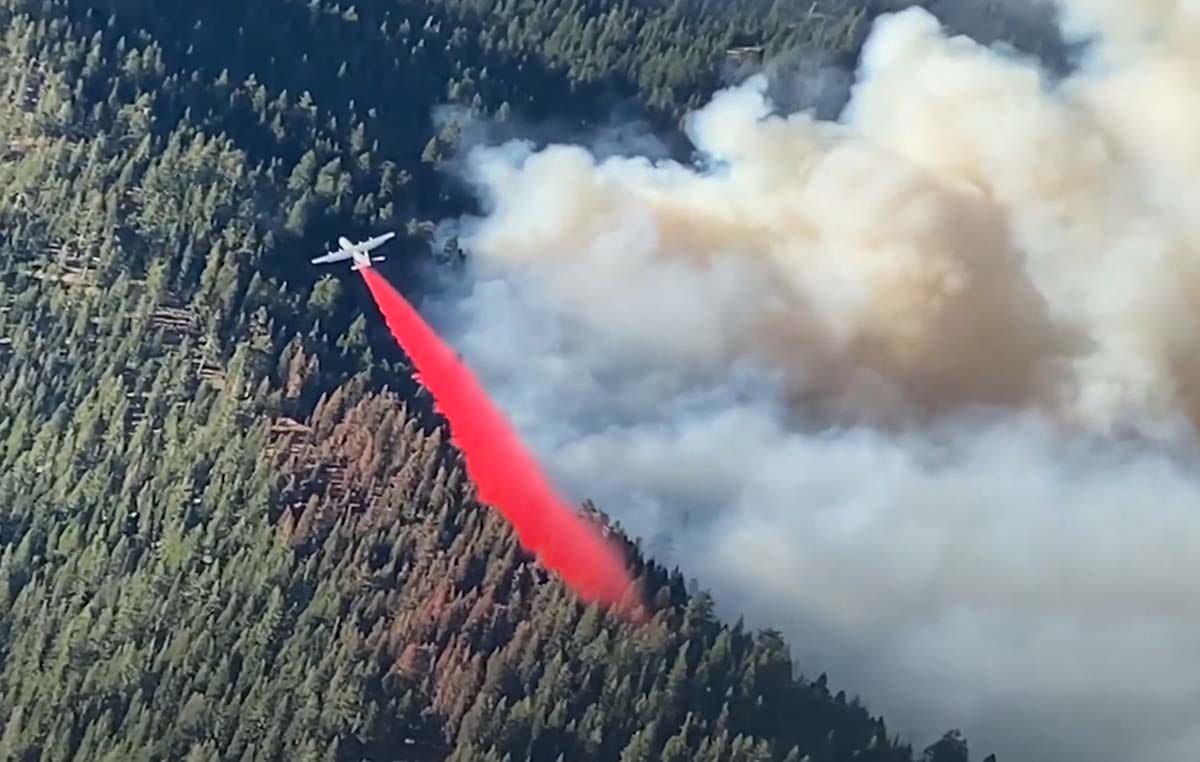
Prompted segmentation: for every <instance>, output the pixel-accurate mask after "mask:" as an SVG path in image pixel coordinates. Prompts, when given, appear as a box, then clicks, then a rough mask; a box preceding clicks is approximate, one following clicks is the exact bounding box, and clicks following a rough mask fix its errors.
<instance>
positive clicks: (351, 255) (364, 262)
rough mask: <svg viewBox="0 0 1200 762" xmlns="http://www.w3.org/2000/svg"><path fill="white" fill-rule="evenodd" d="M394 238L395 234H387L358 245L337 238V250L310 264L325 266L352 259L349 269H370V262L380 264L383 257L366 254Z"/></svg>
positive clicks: (343, 238) (342, 238)
mask: <svg viewBox="0 0 1200 762" xmlns="http://www.w3.org/2000/svg"><path fill="white" fill-rule="evenodd" d="M395 236H396V234H395V233H392V232H388V233H384V234H383V235H379V236H375V237H374V238H368V239H367V240H365V241H359V242H358V243H351V242H350V239H348V238H346V237H345V236H339V237H338V246H339V248H338V250H337V251H328V252H325V254H323V255H322V256H319V257H317V258H315V259H313V260H312V263H313V264H314V265H326V264H329V263H331V262H344V261H346V260H347V259H353V260H354V265H353V266H352V267H351V268H350V269H351V270H361V269H363V268H364V267H370V266H371V262H372V261H374V262H382V261H383V259H384V258H383V257H372V256H370V255H369V253H368V252H370V251H372V250H373V249H376V248H378V247H380V246H382V245H383V244H384V243H386V242H388V241H389V240H391V239H392V238H394V237H395Z"/></svg>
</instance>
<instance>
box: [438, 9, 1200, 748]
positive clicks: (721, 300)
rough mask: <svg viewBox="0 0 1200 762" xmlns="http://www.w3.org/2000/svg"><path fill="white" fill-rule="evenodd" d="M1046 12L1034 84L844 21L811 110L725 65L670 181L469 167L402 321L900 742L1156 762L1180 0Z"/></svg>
mask: <svg viewBox="0 0 1200 762" xmlns="http://www.w3.org/2000/svg"><path fill="white" fill-rule="evenodd" d="M1008 1H1009V2H1015V1H1016V0H1008ZM964 12H969V9H967V10H966V11H964ZM1063 23H1064V31H1065V32H1066V33H1067V34H1068V35H1070V36H1074V37H1078V38H1083V37H1087V38H1092V39H1093V40H1095V42H1094V43H1093V44H1092V45H1091V46H1090V48H1089V49H1088V51H1087V57H1086V59H1085V60H1083V61H1082V63H1081V64H1080V65H1079V66H1078V67H1077V68H1076V70H1075V72H1074V73H1072V74H1071V75H1069V76H1067V77H1065V78H1062V79H1053V78H1052V77H1050V76H1048V75H1045V74H1043V73H1042V72H1041V71H1040V70H1039V68H1038V67H1037V65H1036V64H1035V63H1034V62H1032V61H1027V60H1024V59H1022V58H1020V57H1018V56H1016V55H1015V54H1011V53H1007V52H1000V51H995V50H990V49H987V48H984V47H981V46H979V45H978V44H976V43H974V42H972V41H971V40H969V39H966V38H955V37H950V36H948V35H947V34H946V33H945V32H944V31H943V30H942V29H940V28H939V26H938V24H937V23H936V21H935V20H934V18H933V17H932V16H930V15H929V14H927V13H925V12H923V11H921V10H919V9H910V10H907V11H904V12H901V13H898V14H895V15H890V16H885V17H882V18H881V19H880V20H879V21H878V22H877V24H876V26H875V28H874V30H873V31H872V34H871V37H870V39H869V40H868V43H867V45H866V47H865V50H864V51H863V56H862V60H861V65H860V69H859V71H858V72H857V77H856V85H855V87H854V88H853V91H852V92H851V99H850V102H849V104H848V106H847V108H846V110H845V111H844V112H843V113H842V115H841V116H840V117H839V119H838V120H837V121H822V120H820V119H817V118H815V117H812V116H808V115H804V114H793V115H786V116H785V115H778V114H774V113H772V104H771V103H770V102H769V101H768V99H767V98H766V96H765V92H766V88H765V83H764V82H763V80H762V79H754V80H750V81H748V82H747V83H745V84H743V85H741V86H739V87H736V88H733V89H730V90H726V91H723V92H721V93H718V94H717V95H716V96H715V97H714V98H713V99H712V101H711V102H710V103H708V104H707V105H706V106H705V107H703V108H702V109H700V110H699V111H697V112H696V113H694V114H693V115H691V117H690V118H689V120H688V124H687V127H688V130H689V133H690V135H691V137H692V140H693V142H694V143H695V145H696V146H697V147H698V148H699V149H700V152H701V154H702V157H703V160H702V162H700V163H699V165H698V166H687V165H682V164H678V163H672V162H666V161H663V162H653V161H650V160H648V159H644V158H622V157H617V158H607V159H602V160H601V159H597V158H596V157H595V156H593V155H592V154H591V153H589V152H588V151H587V150H585V149H583V148H580V147H573V146H565V145H557V146H552V147H550V148H547V149H545V150H541V151H536V152H535V151H533V150H531V149H530V148H529V147H528V146H523V145H519V144H507V145H504V146H499V147H490V148H477V149H474V150H473V151H472V153H471V154H470V156H469V157H468V159H469V160H468V162H467V166H468V167H469V169H470V175H471V177H472V179H473V180H474V181H475V182H476V183H477V184H478V187H479V188H480V192H481V195H482V196H483V197H484V201H485V202H486V205H487V214H486V216H485V217H483V218H482V219H480V220H476V221H473V222H471V223H470V224H469V225H468V226H465V229H464V230H463V232H464V233H465V235H464V236H463V237H462V238H461V240H462V242H463V244H464V246H465V247H466V249H467V250H468V252H469V255H470V256H469V257H468V263H469V264H468V267H467V279H466V283H465V288H463V289H461V290H460V292H459V293H460V295H461V296H456V297H454V298H453V299H450V300H448V301H447V302H444V303H442V304H440V305H433V304H430V305H427V309H428V310H429V311H430V312H432V313H436V314H434V315H433V316H432V319H434V320H435V322H437V323H438V324H439V329H440V330H442V331H444V332H445V333H446V334H447V335H448V336H450V337H451V340H452V341H453V342H454V343H455V344H456V345H457V346H458V347H459V349H460V350H461V351H463V353H464V356H465V357H466V359H467V361H468V362H469V363H470V364H471V365H472V367H474V368H476V369H477V370H478V371H479V373H480V375H481V377H482V379H483V381H484V383H485V385H486V386H487V387H488V389H489V392H492V393H494V394H495V395H496V396H497V397H498V399H499V401H500V403H501V405H502V406H503V407H504V409H505V410H506V412H508V413H509V414H510V415H511V416H512V417H513V419H514V421H515V423H516V425H517V427H518V428H519V429H520V430H521V433H522V435H523V436H525V437H527V438H528V440H529V441H531V442H532V444H533V446H534V448H535V450H537V452H538V454H539V455H540V456H541V457H542V458H543V459H544V460H545V461H546V462H547V463H548V464H549V466H550V468H551V469H552V471H553V472H554V473H555V475H556V477H557V478H559V479H560V480H561V482H562V483H563V484H564V487H565V488H566V489H567V491H568V492H569V493H571V494H572V495H573V496H575V497H577V498H582V497H591V498H593V499H595V500H596V501H597V502H598V504H600V505H601V506H602V507H603V508H604V509H605V510H606V511H611V512H612V513H613V514H614V515H616V516H617V518H618V519H619V520H620V521H621V522H622V524H623V525H624V526H625V527H627V528H629V529H630V531H632V532H634V533H635V534H637V535H639V536H641V537H642V538H643V539H645V540H646V541H647V545H648V547H649V548H650V549H651V551H652V553H653V554H654V556H655V557H656V558H658V559H659V560H662V561H664V562H667V563H672V562H675V561H679V562H681V563H682V565H683V568H684V571H685V573H688V574H695V575H696V576H697V577H699V579H700V581H701V582H702V583H703V584H705V585H708V586H711V587H713V588H714V589H715V591H716V592H717V593H718V600H720V601H725V602H726V605H728V606H729V607H730V609H731V610H730V611H729V612H727V613H730V614H731V615H733V616H736V615H738V614H741V613H745V614H746V615H747V618H748V620H749V621H750V622H751V623H753V624H755V625H761V626H777V627H781V628H783V629H784V630H785V631H786V632H787V633H788V634H789V636H790V638H791V642H792V644H793V648H794V649H795V651H796V658H797V662H798V663H799V664H800V665H802V667H803V668H804V669H805V670H806V671H808V672H809V674H810V675H811V674H812V673H813V672H814V671H820V670H828V671H829V673H830V678H831V680H832V681H833V682H834V683H837V684H838V685H839V686H844V687H845V688H846V690H847V691H849V692H851V693H853V692H860V691H861V693H862V695H863V696H864V697H865V698H866V699H867V700H868V701H869V702H870V707H871V709H872V711H878V712H881V713H883V714H884V716H885V717H886V718H887V719H888V722H889V726H890V727H892V728H893V729H899V730H902V731H903V732H904V733H905V734H906V736H907V737H908V738H910V739H912V740H913V741H914V743H915V744H918V749H919V748H921V744H923V743H927V742H928V741H930V740H933V738H936V736H937V735H940V733H941V732H942V731H944V730H946V729H947V728H949V727H960V728H961V729H962V730H963V731H964V732H965V733H966V735H967V737H968V738H969V739H970V740H971V748H972V751H973V756H972V758H973V759H980V758H982V757H983V755H984V754H986V753H988V752H992V751H994V752H996V753H997V755H998V758H999V759H1000V760H1001V761H1002V762H1004V761H1005V760H1022V761H1027V762H1061V761H1062V760H1072V761H1073V760H1089V762H1126V761H1127V760H1130V759H1137V760H1153V761H1154V762H1190V761H1191V760H1193V759H1194V758H1195V749H1196V748H1200V668H1197V667H1196V666H1195V661H1196V654H1197V653H1198V652H1200V609H1198V606H1197V603H1196V602H1197V601H1200V582H1197V580H1200V555H1197V553H1196V548H1197V547H1200V509H1198V508H1197V506H1200V477H1198V476H1197V469H1196V468H1195V463H1196V461H1197V458H1200V448H1197V447H1195V441H1194V439H1193V440H1191V441H1189V437H1191V436H1192V434H1193V431H1192V429H1193V427H1194V424H1196V423H1197V422H1200V321H1198V319H1197V309H1198V308H1200V194H1197V192H1196V191H1195V187H1196V183H1197V180H1198V179H1200V31H1198V30H1200V2H1197V0H1178V1H1171V0H1072V2H1071V4H1070V6H1069V7H1067V8H1065V18H1064V21H1063ZM439 311H440V312H439ZM980 406H984V407H986V406H990V407H986V409H983V410H980ZM822 417H823V419H824V420H823V421H822V420H821V418H822ZM797 419H800V420H801V422H802V424H803V425H797ZM814 419H817V420H816V421H815V422H814ZM830 421H831V422H832V423H833V424H835V425H831V426H821V425H814V423H816V424H820V423H822V422H830ZM1130 433H1132V434H1136V435H1138V436H1133V437H1126V436H1124V435H1126V434H1130ZM1114 434H1120V435H1122V436H1119V437H1117V436H1113V435H1114ZM1153 438H1158V439H1159V440H1160V441H1157V442H1156V441H1148V439H1153ZM1164 442H1166V443H1169V444H1171V445H1172V447H1171V448H1168V447H1165V446H1164ZM1180 454H1182V455H1184V456H1185V457H1184V458H1178V457H1176V456H1178V455H1180ZM663 538H666V539H665V540H664V539H663ZM659 540H663V542H662V543H661V544H658V543H659ZM672 544H673V545H674V548H675V550H677V551H678V553H677V554H676V553H674V551H673V550H672V548H671V545H672Z"/></svg>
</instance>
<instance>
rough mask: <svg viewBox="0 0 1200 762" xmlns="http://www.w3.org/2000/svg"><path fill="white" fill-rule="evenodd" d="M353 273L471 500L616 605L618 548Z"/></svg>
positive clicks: (453, 368) (437, 345)
mask: <svg viewBox="0 0 1200 762" xmlns="http://www.w3.org/2000/svg"><path fill="white" fill-rule="evenodd" d="M360 272H361V273H362V276H363V279H364V280H366V282H367V287H368V288H369V289H370V290H371V295H372V296H373V297H374V298H375V303H376V304H377V305H378V306H379V310H380V312H382V313H383V317H384V320H385V321H386V322H387V326H388V329H389V330H390V331H391V332H392V335H393V336H394V337H395V338H396V341H398V342H399V343H400V346H401V347H402V348H403V349H404V351H405V352H406V353H407V354H408V356H409V358H410V359H411V360H412V362H413V365H414V366H415V367H416V376H417V379H418V380H419V381H420V382H421V384H422V385H423V386H424V387H425V388H426V389H427V390H429V393H430V394H431V395H432V396H433V399H434V403H435V405H436V407H437V409H438V411H439V412H441V414H442V415H444V416H445V417H446V419H447V420H448V421H449V423H450V432H451V437H452V441H453V442H454V443H455V444H456V445H457V446H458V448H459V449H460V450H461V451H462V453H463V457H464V459H465V461H466V467H467V473H468V475H469V476H470V477H471V480H472V481H473V482H474V483H475V486H476V488H477V490H478V495H479V499H480V500H481V501H482V502H484V503H487V504H489V505H491V506H493V507H494V508H496V509H497V510H499V511H500V513H501V514H502V515H503V516H504V517H505V518H506V519H507V520H508V521H509V522H510V523H511V524H512V525H513V528H514V529H515V530H516V533H517V537H518V539H519V540H520V542H521V544H522V545H523V546H524V547H525V548H526V549H528V550H529V551H530V552H532V553H534V554H535V555H536V556H537V558H538V560H540V561H541V562H542V563H543V564H544V565H545V566H547V567H548V568H550V569H552V570H554V571H555V572H557V573H558V574H559V575H561V576H562V578H563V580H564V581H565V582H566V583H567V584H568V585H570V586H571V588H572V589H574V590H575V592H576V593H577V594H578V595H579V596H580V597H581V598H583V599H584V600H586V601H589V602H592V601H596V602H600V603H603V604H606V605H610V606H617V605H619V604H621V603H622V599H623V597H624V596H625V594H626V592H627V591H628V590H630V588H631V585H632V580H631V579H630V576H629V573H628V571H627V570H626V568H625V565H624V563H623V559H622V556H621V553H620V552H619V550H618V549H617V548H616V547H615V546H613V545H612V544H610V543H609V542H607V541H606V539H605V538H604V537H603V536H602V535H601V534H600V532H599V531H598V530H597V529H596V528H595V527H594V526H592V525H591V524H589V523H588V522H587V521H585V520H584V519H583V517H582V516H580V515H579V514H578V513H576V512H575V511H574V510H572V509H571V507H570V506H569V504H568V503H567V502H566V501H565V500H564V499H563V498H562V497H560V496H559V495H558V494H557V493H556V492H555V490H554V488H553V487H552V486H551V484H550V481H549V479H548V478H547V477H546V476H545V475H544V474H543V473H542V470H541V468H540V467H539V466H538V464H537V462H536V461H535V460H534V458H533V456H532V455H531V454H530V452H529V451H528V450H527V449H526V448H525V446H524V444H523V443H522V442H521V440H520V439H519V438H518V437H517V434H516V432H515V430H514V429H513V428H512V426H511V425H510V424H509V422H508V420H507V419H506V418H505V416H504V414H503V413H501V412H500V410H499V409H497V408H496V406H495V405H494V404H493V403H492V401H491V399H489V397H488V395H487V393H486V392H485V391H484V389H483V386H482V384H480V383H479V381H478V380H477V379H476V378H475V375H474V374H473V373H472V372H471V371H470V369H468V368H467V367H466V366H465V365H463V363H462V362H460V361H459V359H458V357H457V356H456V354H455V353H454V352H453V351H452V350H451V349H450V348H449V347H448V346H446V344H444V343H443V342H442V340H441V339H440V338H439V337H438V335H437V334H436V333H435V332H434V331H433V329H432V328H430V327H429V325H428V324H427V323H426V322H425V321H424V320H423V319H422V318H421V316H420V315H419V314H418V313H417V311H416V310H415V309H413V307H412V305H410V304H409V303H408V302H407V301H406V300H405V299H404V297H402V296H401V295H400V294H399V293H397V292H396V290H395V289H393V288H392V286H391V284H389V283H388V282H387V281H386V280H384V278H383V276H381V275H379V274H378V273H377V272H375V271H374V270H373V269H371V268H364V269H362V270H360ZM627 602H628V601H626V603H627ZM622 613H625V614H627V615H632V614H633V612H632V611H623V612H622Z"/></svg>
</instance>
